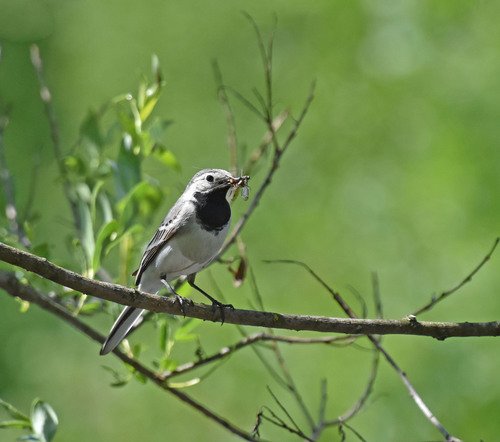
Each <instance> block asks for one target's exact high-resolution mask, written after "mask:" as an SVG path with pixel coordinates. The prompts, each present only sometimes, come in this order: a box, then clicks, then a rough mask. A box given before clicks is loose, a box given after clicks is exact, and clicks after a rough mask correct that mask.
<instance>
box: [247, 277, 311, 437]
mask: <svg viewBox="0 0 500 442" xmlns="http://www.w3.org/2000/svg"><path fill="white" fill-rule="evenodd" d="M250 281H251V287H252V292H253V293H254V296H255V298H256V300H257V303H258V304H259V307H260V309H261V310H262V311H264V310H265V308H264V300H263V298H262V295H261V293H260V290H259V286H258V284H257V278H256V277H255V273H254V272H253V269H252V270H251V272H250ZM269 334H271V335H274V331H273V330H272V329H269ZM277 342H278V341H272V347H271V348H272V350H273V352H274V355H275V357H276V360H277V362H278V365H279V367H280V369H281V372H282V373H283V376H284V377H285V380H286V388H287V389H288V391H289V392H290V393H291V394H292V396H293V397H294V399H295V401H296V402H297V405H298V406H299V408H300V409H301V411H302V414H303V415H304V417H305V418H306V420H307V422H308V424H309V426H310V427H311V430H313V429H314V419H313V417H312V414H311V412H310V411H309V408H308V407H307V405H306V403H305V401H304V399H303V397H302V394H301V393H300V391H299V389H298V387H297V384H296V383H295V380H294V378H293V376H292V374H291V372H290V369H289V368H288V364H287V363H286V361H285V357H284V356H283V353H282V351H281V349H280V347H279V346H278V344H277Z"/></svg>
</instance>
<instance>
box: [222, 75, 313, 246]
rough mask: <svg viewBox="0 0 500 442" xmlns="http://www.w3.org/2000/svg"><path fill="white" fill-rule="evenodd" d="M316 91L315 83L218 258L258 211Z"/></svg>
mask: <svg viewBox="0 0 500 442" xmlns="http://www.w3.org/2000/svg"><path fill="white" fill-rule="evenodd" d="M314 89H315V83H313V84H312V85H311V89H310V91H309V95H308V96H307V99H306V102H305V104H304V106H303V108H302V111H301V113H300V115H299V118H298V119H297V120H296V121H295V123H294V126H293V127H292V129H291V130H290V132H289V134H288V136H287V138H286V140H285V142H284V143H283V144H282V145H281V147H280V149H279V150H275V153H274V157H273V161H272V163H271V166H270V167H269V170H268V172H267V174H266V176H265V178H264V181H263V182H262V184H261V185H260V187H259V189H258V190H257V192H256V193H255V196H254V197H253V199H252V201H251V203H250V204H249V206H248V208H247V210H246V212H245V213H244V214H243V215H242V216H241V218H240V219H239V220H238V222H237V223H236V225H235V226H234V228H233V230H232V232H231V233H230V234H229V237H228V239H227V241H226V243H225V244H224V246H223V247H222V249H221V251H220V252H219V255H218V256H222V255H223V254H224V252H226V250H227V249H228V248H229V247H230V246H231V245H232V244H233V242H234V241H236V237H237V236H238V235H239V233H240V232H241V230H242V229H243V227H245V224H246V222H247V221H248V218H250V216H251V215H252V213H253V211H254V210H255V209H256V207H257V206H258V205H259V202H260V200H261V198H262V196H263V195H264V192H265V191H266V189H267V188H268V187H269V185H270V184H271V181H272V178H273V176H274V174H275V172H276V171H277V170H278V167H279V165H280V160H281V157H282V156H283V153H284V152H285V151H286V149H287V148H288V146H289V145H290V143H291V142H292V140H293V139H294V138H295V136H296V135H297V131H298V129H299V127H300V125H301V124H302V121H303V120H304V118H305V116H306V114H307V111H308V110H309V106H310V105H311V103H312V100H313V98H314Z"/></svg>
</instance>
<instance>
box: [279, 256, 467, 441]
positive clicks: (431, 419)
mask: <svg viewBox="0 0 500 442" xmlns="http://www.w3.org/2000/svg"><path fill="white" fill-rule="evenodd" d="M274 262H282V263H287V264H296V265H299V266H301V267H303V268H304V269H305V270H306V271H307V272H308V273H309V274H310V275H311V276H312V277H313V278H314V279H315V280H316V281H317V282H319V283H320V284H321V285H322V286H323V287H324V288H325V289H326V290H327V291H328V292H329V293H330V294H331V295H332V297H333V299H334V300H335V301H336V302H337V304H339V305H340V307H341V308H342V310H344V312H345V313H346V314H347V315H348V316H349V317H350V318H352V319H354V318H356V315H355V314H354V312H353V311H352V309H351V308H350V307H349V305H348V304H347V303H346V302H345V301H344V299H343V298H342V297H341V296H340V294H339V293H337V292H336V291H335V290H333V289H332V288H331V287H330V286H329V285H328V284H327V283H326V282H325V280H324V279H322V278H321V277H320V276H319V275H318V274H317V273H316V272H315V271H314V270H313V269H312V268H311V267H309V266H308V265H307V264H305V263H303V262H301V261H294V260H280V261H274ZM410 322H413V323H415V324H421V322H418V321H416V320H415V319H413V320H410ZM374 334H376V333H371V334H367V338H368V339H369V340H370V341H371V342H372V344H373V345H374V346H375V347H376V348H377V349H378V351H379V352H381V353H382V355H383V356H384V357H385V359H386V361H387V362H388V363H389V365H391V366H392V368H394V370H395V371H396V373H397V374H398V375H399V377H400V378H401V380H402V381H403V384H404V385H405V387H406V388H407V390H408V392H409V393H410V396H411V398H412V399H413V401H414V402H415V404H416V405H417V407H418V408H419V409H420V411H421V412H422V413H423V414H424V416H425V417H426V418H427V419H428V420H429V422H431V423H432V425H434V426H435V427H436V428H437V429H438V430H439V432H440V433H441V434H442V435H443V437H444V438H445V440H446V441H453V442H456V441H458V440H459V439H457V438H455V437H454V436H452V435H451V434H450V433H449V432H448V431H447V430H446V428H445V427H444V426H443V424H441V422H440V421H439V420H438V419H437V418H436V416H434V414H433V413H432V411H431V410H430V409H429V407H428V406H427V405H426V403H425V402H424V401H423V399H422V398H421V396H420V395H419V394H418V392H417V391H416V390H415V387H413V385H412V384H411V382H410V380H409V379H408V377H407V376H406V373H405V372H404V371H403V370H402V369H401V368H400V367H399V365H398V364H397V363H396V361H395V360H394V359H393V358H392V356H391V355H390V354H389V353H387V351H386V350H385V349H384V348H383V347H382V344H381V343H380V342H379V341H378V339H377V338H376V337H375V336H373V335H374Z"/></svg>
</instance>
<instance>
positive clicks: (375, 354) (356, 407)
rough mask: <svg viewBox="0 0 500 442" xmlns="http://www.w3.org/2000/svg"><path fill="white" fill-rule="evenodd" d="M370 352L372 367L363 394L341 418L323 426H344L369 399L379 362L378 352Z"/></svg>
mask: <svg viewBox="0 0 500 442" xmlns="http://www.w3.org/2000/svg"><path fill="white" fill-rule="evenodd" d="M372 351H373V359H372V367H371V370H370V375H369V377H368V382H367V384H366V387H365V389H364V390H363V393H362V394H361V396H360V397H359V399H358V400H357V401H356V403H355V404H354V405H353V406H352V407H351V408H350V409H349V410H347V411H346V412H345V413H343V414H342V415H341V416H339V417H338V418H336V419H332V420H327V421H325V422H324V425H325V426H333V425H339V424H344V423H345V422H346V421H348V420H349V419H352V418H353V417H354V416H356V414H358V413H359V411H360V410H361V409H362V408H363V406H364V405H365V403H366V401H367V399H368V398H369V397H370V394H371V393H372V391H373V385H374V384H375V380H376V379H377V373H378V367H379V360H380V352H379V351H377V350H372Z"/></svg>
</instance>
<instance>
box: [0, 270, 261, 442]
mask: <svg viewBox="0 0 500 442" xmlns="http://www.w3.org/2000/svg"><path fill="white" fill-rule="evenodd" d="M0 287H2V288H3V289H4V290H5V291H6V292H8V293H9V294H10V295H12V296H15V297H19V298H21V299H24V300H26V301H28V302H30V303H33V304H36V305H38V306H39V307H41V308H42V309H43V310H46V311H48V312H49V313H51V314H53V315H56V316H57V317H59V318H60V319H62V320H63V321H65V322H67V323H68V324H70V325H71V326H73V327H75V328H76V329H78V330H79V331H80V332H82V333H83V334H85V335H87V336H88V337H89V338H91V339H92V340H94V341H96V342H98V343H100V344H102V343H103V342H104V340H105V336H103V335H101V334H100V333H99V332H97V331H96V330H94V329H93V328H92V327H90V326H88V325H87V324H85V323H84V322H82V321H81V320H80V319H79V318H78V317H76V316H74V315H73V314H71V312H69V311H68V310H66V309H65V308H64V307H63V306H61V305H60V304H58V303H57V302H55V301H54V300H53V299H51V298H49V297H48V296H46V295H44V294H42V293H41V292H39V291H38V290H36V289H34V288H33V287H31V286H29V285H23V284H21V283H20V282H19V281H18V279H17V278H16V277H15V275H13V274H10V273H7V272H1V273H0ZM113 353H114V354H115V356H116V357H118V358H119V359H121V360H122V361H123V362H125V363H126V364H128V365H130V366H131V367H133V368H134V369H135V370H137V371H138V372H139V373H141V374H142V375H144V376H145V377H146V378H148V379H149V380H151V381H152V382H153V383H154V384H156V385H157V386H159V387H160V388H161V389H162V390H165V391H167V392H168V393H170V394H172V395H174V396H176V397H177V398H178V399H180V400H181V401H182V402H184V403H186V404H188V405H189V406H191V407H193V408H194V409H196V410H197V411H199V412H200V413H202V414H203V415H204V416H206V417H207V418H209V419H210V420H212V421H214V422H216V423H218V424H219V425H221V426H222V427H224V428H225V429H226V430H228V431H230V432H231V433H233V434H235V435H237V436H239V437H240V438H242V439H244V440H248V441H254V440H255V438H254V437H253V436H252V435H251V434H249V433H247V432H245V431H243V430H241V429H240V428H238V427H236V426H235V425H234V424H232V423H231V422H229V421H228V420H227V419H225V418H224V417H222V416H220V415H218V414H216V413H215V412H213V411H212V410H210V409H209V408H207V407H206V406H204V405H203V404H201V403H200V402H198V401H196V400H195V399H193V398H192V397H191V396H189V395H187V394H186V393H184V392H182V391H179V390H178V389H175V388H172V387H170V386H169V385H168V383H167V382H165V381H164V379H163V378H162V377H161V376H159V375H157V374H156V373H154V372H153V371H151V370H150V369H148V368H147V367H145V366H144V365H142V364H141V363H140V362H139V361H138V360H136V359H134V358H132V357H130V356H129V355H127V354H126V353H124V352H122V351H121V350H119V349H118V348H116V349H115V350H113Z"/></svg>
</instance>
